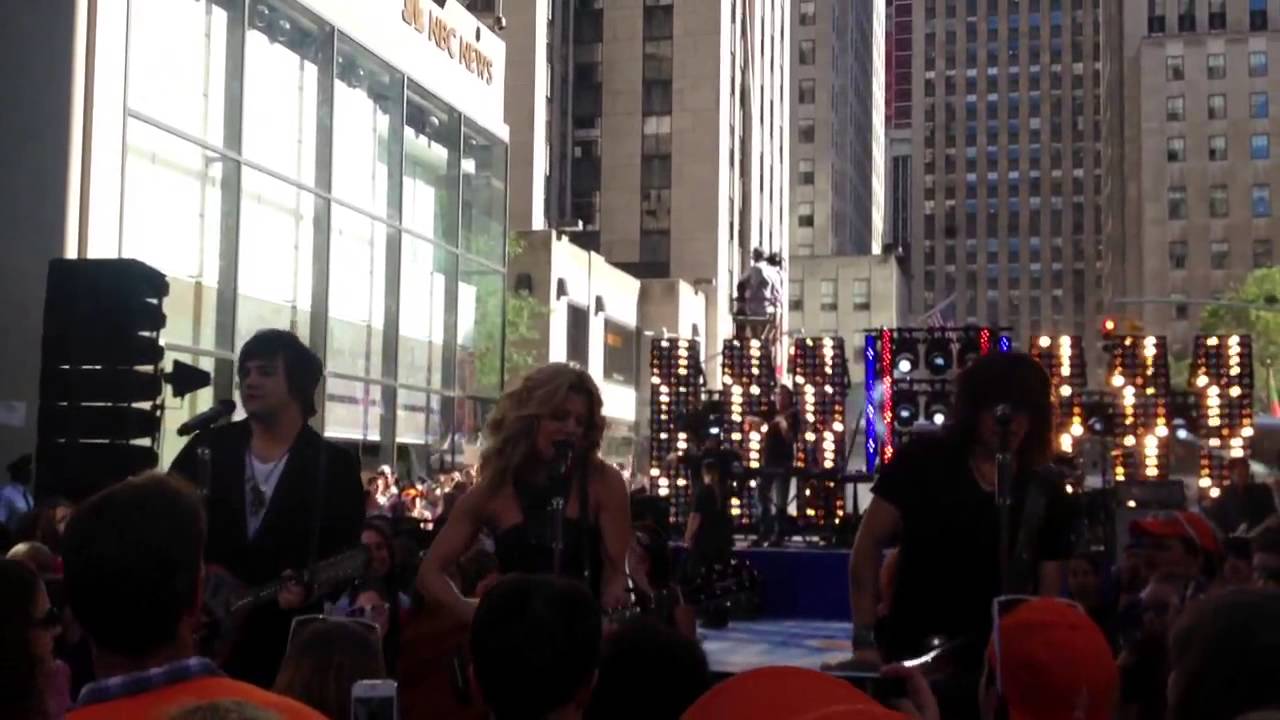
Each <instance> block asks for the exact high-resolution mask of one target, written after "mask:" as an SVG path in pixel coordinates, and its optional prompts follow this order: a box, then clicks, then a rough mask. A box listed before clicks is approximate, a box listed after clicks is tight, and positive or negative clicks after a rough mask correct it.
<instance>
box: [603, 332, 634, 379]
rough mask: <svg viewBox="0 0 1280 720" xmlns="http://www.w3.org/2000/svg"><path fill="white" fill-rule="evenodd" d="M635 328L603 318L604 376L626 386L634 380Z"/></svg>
mask: <svg viewBox="0 0 1280 720" xmlns="http://www.w3.org/2000/svg"><path fill="white" fill-rule="evenodd" d="M637 351H638V344H637V342H636V329H635V328H633V327H631V326H629V325H624V324H623V323H620V322H616V321H614V320H610V319H609V318H605V321H604V378H605V379H606V380H611V381H613V382H616V383H622V384H623V385H626V386H628V387H634V386H635V382H636V360H637V357H636V353H637Z"/></svg>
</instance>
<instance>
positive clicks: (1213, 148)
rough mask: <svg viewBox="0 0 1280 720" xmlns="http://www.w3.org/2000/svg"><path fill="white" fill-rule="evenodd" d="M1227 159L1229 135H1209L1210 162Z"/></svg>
mask: <svg viewBox="0 0 1280 720" xmlns="http://www.w3.org/2000/svg"><path fill="white" fill-rule="evenodd" d="M1226 161H1227V136H1226V135H1210V136H1209V162H1226Z"/></svg>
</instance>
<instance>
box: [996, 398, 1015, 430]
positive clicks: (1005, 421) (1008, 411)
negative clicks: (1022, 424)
mask: <svg viewBox="0 0 1280 720" xmlns="http://www.w3.org/2000/svg"><path fill="white" fill-rule="evenodd" d="M996 424H997V425H999V426H1000V427H1002V428H1007V427H1009V426H1010V425H1012V424H1013V406H1012V405H1010V404H1008V403H1001V404H999V405H997V406H996Z"/></svg>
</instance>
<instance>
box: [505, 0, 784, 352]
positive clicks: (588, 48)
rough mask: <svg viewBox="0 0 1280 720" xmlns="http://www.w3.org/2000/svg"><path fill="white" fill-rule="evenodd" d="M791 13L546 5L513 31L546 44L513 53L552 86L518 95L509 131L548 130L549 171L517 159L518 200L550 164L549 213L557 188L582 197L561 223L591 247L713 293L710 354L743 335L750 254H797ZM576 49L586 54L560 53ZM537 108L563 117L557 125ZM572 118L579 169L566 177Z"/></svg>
mask: <svg viewBox="0 0 1280 720" xmlns="http://www.w3.org/2000/svg"><path fill="white" fill-rule="evenodd" d="M791 2H792V0H696V1H695V0H611V1H610V2H608V3H606V2H604V0H579V1H577V2H572V3H566V2H555V1H554V0H537V2H530V3H528V5H529V6H532V7H533V8H534V10H533V11H532V12H530V11H529V10H528V9H527V8H525V9H517V8H516V7H515V6H516V5H517V3H510V2H509V3H506V5H507V8H505V9H504V12H507V13H509V16H510V17H511V18H515V17H516V16H517V13H518V14H520V15H522V16H523V15H526V14H527V15H528V16H529V18H528V20H527V21H525V22H527V23H528V25H526V24H525V22H517V21H514V20H511V21H509V23H508V27H507V30H506V31H505V32H506V34H507V35H511V34H514V33H527V34H532V36H533V37H535V38H541V39H536V40H534V41H532V42H527V43H526V42H515V41H513V42H512V43H511V46H512V52H511V54H509V55H508V62H509V63H510V64H511V65H512V66H515V65H522V66H523V67H529V68H536V69H537V70H536V72H534V73H531V74H538V73H541V72H543V70H542V69H543V68H546V72H547V74H548V75H549V76H550V77H551V78H552V80H550V81H545V82H543V81H539V82H541V85H540V86H538V85H535V86H533V87H532V88H531V89H532V91H529V89H519V88H516V90H517V93H516V95H515V96H513V94H512V93H510V92H509V93H508V95H507V117H508V119H509V121H511V122H513V123H515V124H517V125H518V124H520V123H538V122H540V121H541V122H546V123H547V128H548V129H547V130H546V132H545V133H543V134H544V135H545V137H546V138H548V139H547V140H546V146H545V147H544V148H542V149H543V150H544V153H543V155H542V156H541V158H542V159H540V154H539V152H538V151H537V150H535V151H534V152H531V153H527V154H525V155H523V156H518V155H517V153H516V152H514V151H513V153H512V161H513V164H512V168H511V174H512V177H513V185H512V192H513V194H516V193H520V192H522V187H523V186H521V185H520V183H521V182H523V179H524V178H529V180H528V183H527V184H528V187H529V188H530V189H529V190H528V191H524V192H528V193H530V194H531V195H532V194H536V193H537V192H538V188H537V186H536V178H537V176H538V174H539V171H538V168H537V167H536V165H537V163H539V162H541V163H542V164H543V166H544V167H545V168H546V170H545V172H544V173H543V175H544V176H545V177H546V184H545V186H544V187H545V188H548V189H546V190H544V191H543V197H544V198H546V199H549V200H546V199H544V203H546V205H545V206H547V207H551V208H554V207H555V205H556V202H555V198H556V197H557V196H556V190H555V188H558V187H568V189H569V200H570V202H569V213H568V216H567V217H563V218H559V217H557V214H556V213H555V212H549V213H547V215H548V217H549V218H550V220H551V221H552V222H554V223H558V224H560V225H562V226H563V225H574V224H577V223H580V224H581V225H580V227H581V229H580V230H578V231H577V232H574V233H572V235H573V237H574V240H575V242H577V243H578V244H580V245H582V246H583V247H586V248H587V249H590V250H595V251H598V252H600V253H602V254H603V255H604V256H605V257H606V258H607V259H608V260H609V261H610V262H611V263H614V264H616V265H618V266H620V267H622V268H624V269H626V270H627V271H629V272H631V273H632V274H633V275H635V276H637V277H640V278H661V277H674V278H681V279H684V280H686V281H688V282H691V283H693V284H694V285H696V286H698V287H699V288H700V289H702V290H703V291H705V292H706V293H707V296H708V322H707V326H708V327H707V328H706V336H705V342H706V343H707V346H708V347H710V348H716V347H718V346H719V343H720V341H721V339H723V338H724V337H727V336H728V335H729V334H731V332H732V326H731V321H730V315H729V312H730V309H731V308H730V302H729V300H730V297H731V294H732V291H733V288H734V285H735V283H736V281H737V279H738V277H739V275H740V273H741V271H742V270H743V269H744V268H745V267H746V264H747V263H748V258H749V254H750V250H751V249H752V248H755V247H760V248H763V249H764V250H766V251H778V252H779V253H781V254H783V255H786V254H787V251H788V242H787V238H788V231H789V229H790V223H789V222H788V219H787V213H788V211H789V210H788V209H789V207H790V202H789V194H790V182H789V177H788V171H787V170H786V169H787V168H789V167H790V154H791V152H790V146H789V138H790V135H789V127H790V103H789V101H788V95H787V93H788V92H789V90H790V82H789V77H790V65H789V62H788V59H789V57H790V55H789V52H788V49H789V48H790V47H791V45H790V34H791V28H790V23H789V22H788V18H790V8H791ZM557 13H561V15H559V16H558V15H557ZM566 13H568V15H567V16H565V15H564V14H566ZM557 17H561V18H564V19H566V20H567V21H568V22H569V23H571V27H569V28H568V29H567V30H563V28H562V26H561V25H559V24H558V23H559V22H560V20H557ZM566 38H568V39H569V42H568V43H567V45H568V46H570V47H571V48H572V52H571V53H563V52H559V51H558V50H557V48H558V47H561V46H563V45H564V44H565V42H564V41H565V39H566ZM542 39H545V42H546V43H547V46H545V47H544V45H543V40H542ZM521 48H525V49H524V50H523V51H522V50H521ZM522 53H523V54H522ZM565 56H568V57H571V61H572V69H571V70H570V71H569V72H568V73H567V75H568V77H567V87H568V91H567V92H565V93H563V94H559V93H558V90H557V88H558V87H564V86H562V85H557V81H556V80H555V79H554V78H556V77H560V73H559V71H558V69H557V68H556V58H559V57H565ZM512 82H513V84H514V83H517V82H518V81H517V79H516V78H515V77H513V79H512ZM537 87H545V88H547V89H548V90H547V91H546V92H544V91H542V90H538V89H537ZM547 92H549V93H550V96H548V95H547V94H546V93H547ZM559 97H563V98H564V101H563V102H560V101H558V100H557V98H559ZM536 107H547V108H549V109H548V111H547V113H546V117H545V118H542V117H541V116H540V115H539V114H538V111H537V110H535V108H536ZM525 118H528V120H525ZM564 118H567V122H565V123H564V124H563V125H562V126H563V127H569V128H571V131H570V133H568V137H570V138H571V141H570V142H571V147H570V148H569V149H568V150H567V155H568V156H569V157H571V161H570V162H569V163H568V165H567V166H563V169H562V170H557V168H558V167H562V166H558V165H557V164H556V161H555V158H556V157H559V156H560V155H561V154H562V152H564V149H563V148H562V147H560V144H562V143H563V140H562V139H561V138H562V137H563V136H562V135H561V134H559V133H557V132H555V128H556V127H560V126H558V125H557V122H560V121H562V120H563V119H564ZM534 134H536V133H534ZM514 144H515V139H514V138H513V145H514ZM524 157H527V158H528V159H527V160H525V159H523V158H524ZM524 162H527V163H529V166H528V167H522V166H517V163H524ZM527 204H528V206H529V207H536V206H537V200H536V199H535V200H530V201H529V202H528V203H527ZM522 206H523V201H522V200H517V199H513V200H512V208H513V209H516V208H518V207H522ZM530 216H532V213H530ZM512 219H513V229H520V228H519V227H518V224H519V223H520V222H521V218H519V217H513V218H512Z"/></svg>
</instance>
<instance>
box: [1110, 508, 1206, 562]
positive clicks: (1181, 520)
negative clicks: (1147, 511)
mask: <svg viewBox="0 0 1280 720" xmlns="http://www.w3.org/2000/svg"><path fill="white" fill-rule="evenodd" d="M1129 534H1130V535H1135V534H1141V535H1150V536H1153V537H1170V538H1175V537H1185V538H1190V539H1191V540H1192V541H1193V542H1195V544H1196V545H1199V546H1200V549H1201V550H1204V551H1205V552H1209V553H1213V554H1215V555H1220V554H1221V553H1222V543H1221V542H1219V541H1218V531H1217V530H1215V529H1214V527H1213V524H1212V523H1210V522H1209V521H1208V520H1207V519H1205V516H1203V515H1201V514H1200V513H1195V512H1189V511H1185V510H1184V511H1182V512H1176V513H1162V514H1159V515H1153V516H1151V517H1149V518H1144V519H1142V520H1134V521H1133V522H1131V523H1129Z"/></svg>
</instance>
